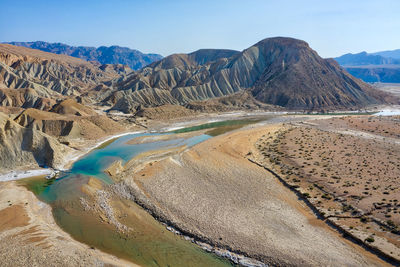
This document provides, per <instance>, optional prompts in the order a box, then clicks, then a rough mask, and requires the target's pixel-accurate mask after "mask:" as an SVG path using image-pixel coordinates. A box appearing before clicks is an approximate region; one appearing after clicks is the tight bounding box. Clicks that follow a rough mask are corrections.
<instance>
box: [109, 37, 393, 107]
mask: <svg viewBox="0 0 400 267" xmlns="http://www.w3.org/2000/svg"><path fill="white" fill-rule="evenodd" d="M202 58H203V59H202ZM112 83H113V86H114V88H116V89H117V90H116V91H115V92H113V93H112V94H111V95H110V97H108V98H106V99H105V101H104V102H105V103H108V104H112V105H114V109H117V110H121V111H124V112H129V111H134V110H136V109H137V108H138V107H139V106H154V105H162V104H181V105H185V104H187V103H190V102H193V101H202V100H207V99H210V98H216V97H222V96H226V95H231V94H234V93H236V92H239V91H244V90H246V91H248V92H250V93H251V95H252V96H253V97H254V98H255V99H257V100H259V101H261V102H263V103H267V104H273V105H279V106H282V107H286V108H289V109H307V110H316V109H317V110H319V109H340V108H357V107H362V106H366V105H370V104H378V103H383V102H385V101H388V100H390V99H388V98H387V96H386V95H384V94H382V93H380V92H377V91H376V90H374V89H373V88H371V87H370V86H368V85H367V84H365V83H364V82H362V81H360V80H358V79H356V78H354V77H353V76H351V75H350V74H348V73H347V72H346V71H345V70H343V69H342V68H340V67H339V66H338V65H337V64H336V63H335V62H334V61H333V60H329V59H323V58H321V57H320V56H318V54H317V53H316V52H315V51H314V50H312V49H311V48H310V47H309V45H308V44H307V43H306V42H304V41H301V40H296V39H292V38H283V37H277V38H268V39H265V40H262V41H260V42H259V43H257V44H255V45H253V46H251V47H250V48H248V49H245V50H244V51H242V52H235V51H231V52H226V50H212V49H208V50H199V51H196V52H193V53H191V54H175V55H171V56H168V57H166V58H164V59H162V60H160V61H158V62H155V63H152V64H151V65H149V66H147V67H145V68H143V69H142V70H140V71H139V72H136V73H131V74H129V75H127V76H126V77H125V78H124V79H118V80H114V81H113V82H112Z"/></svg>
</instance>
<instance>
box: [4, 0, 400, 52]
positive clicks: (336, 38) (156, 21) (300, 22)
mask: <svg viewBox="0 0 400 267" xmlns="http://www.w3.org/2000/svg"><path fill="white" fill-rule="evenodd" d="M2 3H3V6H7V8H3V9H2V10H0V38H1V39H0V41H1V42H12V41H16V42H31V41H45V42H50V43H58V42H59V43H64V44H68V45H72V46H92V47H99V46H111V45H118V46H122V47H129V48H132V49H137V50H140V51H141V52H144V53H156V54H161V55H163V56H167V55H170V54H173V53H189V52H193V51H196V50H198V49H202V48H218V49H233V50H239V51H241V50H243V49H246V48H248V47H249V46H251V45H253V44H255V43H257V42H258V41H260V40H262V39H264V38H268V37H276V36H284V37H292V38H297V39H301V40H304V41H306V42H308V43H309V44H310V46H311V48H313V49H314V50H316V51H317V52H318V53H319V54H320V55H321V56H322V57H336V56H340V55H342V54H346V53H358V52H362V51H367V52H369V53H373V52H377V51H384V50H394V49H399V48H400V37H399V36H398V35H397V34H396V33H397V31H398V29H399V28H400V16H398V13H397V10H400V2H399V1H393V0H385V1H371V0H370V1H352V2H351V3H348V2H346V1H343V0H339V1H335V3H325V2H321V1H316V0H308V1H301V2H300V1H293V0H285V1H280V2H279V3H276V2H275V1H261V0H252V1H249V3H251V5H250V4H249V3H247V4H246V5H244V4H243V2H241V1H236V0H235V1H227V0H223V1H218V3H215V2H213V1H209V0H206V1H202V2H195V3H193V2H191V3H187V2H185V1H183V0H178V1H171V2H163V1H146V2H145V3H143V2H140V1H124V0H117V1H112V2H109V1H85V2H84V3H82V2H79V1H76V0H74V1H68V2H62V3H57V5H55V4H52V3H53V2H50V1H34V2H32V1H19V2H17V3H16V2H15V1H10V0H2ZM16 14H17V15H18V16H19V19H16V18H15V17H16Z"/></svg>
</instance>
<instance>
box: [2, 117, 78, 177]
mask: <svg viewBox="0 0 400 267" xmlns="http://www.w3.org/2000/svg"><path fill="white" fill-rule="evenodd" d="M72 152H73V149H71V148H69V147H68V146H66V145H63V144H61V143H59V142H58V141H57V139H56V138H54V137H51V136H49V135H47V134H45V133H43V132H42V131H39V130H36V129H34V128H25V127H23V126H21V125H19V124H18V123H16V122H14V121H13V120H12V119H11V118H9V117H8V116H7V115H5V114H4V113H1V112H0V163H1V168H0V169H1V170H2V171H7V170H12V169H14V168H16V167H19V166H31V167H37V166H41V167H54V168H59V167H61V166H62V165H63V163H64V162H63V159H64V157H65V156H66V155H68V154H70V153H72Z"/></svg>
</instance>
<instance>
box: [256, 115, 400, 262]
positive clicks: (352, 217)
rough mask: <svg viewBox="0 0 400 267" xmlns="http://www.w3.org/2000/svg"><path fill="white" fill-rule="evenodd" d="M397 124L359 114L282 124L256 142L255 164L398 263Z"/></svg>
mask: <svg viewBox="0 0 400 267" xmlns="http://www.w3.org/2000/svg"><path fill="white" fill-rule="evenodd" d="M397 120H398V118H396V117H374V116H363V117H342V118H333V119H329V120H319V121H314V122H308V123H300V124H299V123H297V124H294V125H287V126H286V127H282V128H280V129H279V130H277V131H270V132H265V134H264V135H263V136H262V138H260V139H259V140H258V142H257V148H258V150H259V153H260V154H261V159H259V162H261V163H262V164H264V165H265V166H267V167H269V168H271V169H273V170H274V171H275V172H277V173H278V174H279V175H280V176H281V177H282V178H283V179H284V180H286V182H287V183H289V184H290V185H291V186H292V187H295V188H298V191H299V192H301V193H302V194H303V196H304V197H306V198H308V199H309V201H311V202H312V203H313V205H315V206H316V207H317V208H318V209H319V210H320V211H321V213H322V214H323V215H324V216H325V217H327V218H329V219H330V220H333V221H334V222H335V223H337V224H339V225H341V226H342V227H343V228H344V229H347V230H348V231H349V233H351V234H353V235H355V236H356V237H358V238H360V239H361V240H364V242H366V243H368V244H369V245H371V246H373V247H376V248H378V249H380V250H381V251H383V252H385V253H386V254H387V255H390V256H392V257H394V258H397V259H400V237H399V235H398V233H399V226H400V213H399V209H400V204H399V203H398V201H399V200H400V190H399V188H400V183H399V180H398V178H399V177H400V168H399V166H400V143H399V141H400V139H398V136H399V134H400V128H398V127H396V124H397V123H398V121H397ZM262 158H263V159H262Z"/></svg>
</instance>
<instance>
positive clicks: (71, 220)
mask: <svg viewBox="0 0 400 267" xmlns="http://www.w3.org/2000/svg"><path fill="white" fill-rule="evenodd" d="M151 135H156V134H149V133H147V134H130V135H125V136H122V137H119V138H117V139H116V140H115V141H113V142H112V143H111V144H109V145H107V146H106V147H101V148H99V149H95V150H93V151H91V152H90V153H88V154H87V155H85V156H84V157H82V158H81V159H79V160H78V161H76V162H75V163H74V164H73V166H72V168H71V169H70V170H69V171H68V172H66V173H65V174H63V175H62V176H61V177H60V178H59V179H57V180H52V181H44V180H43V178H41V179H38V178H36V179H31V180H29V179H28V180H26V185H27V187H28V188H29V189H30V190H32V191H33V192H34V193H35V194H36V195H37V196H38V198H39V199H40V200H42V201H44V202H46V203H48V204H50V205H51V207H52V210H53V215H54V217H55V219H56V221H57V223H58V224H59V225H60V226H61V227H62V228H63V229H64V230H65V231H66V232H68V233H69V234H71V236H72V237H74V238H75V239H76V240H78V241H80V242H83V243H86V244H88V245H89V246H91V248H92V249H96V248H97V249H101V250H103V251H105V252H108V253H111V254H114V255H116V256H119V257H121V258H125V259H127V260H130V261H132V262H134V263H137V264H139V265H143V266H231V265H232V264H231V262H229V261H228V260H226V259H223V258H220V257H218V256H216V255H215V254H213V253H209V252H206V251H204V250H203V249H201V248H200V247H198V246H197V245H195V244H193V243H192V242H190V241H187V240H185V239H184V238H183V237H181V236H179V235H176V234H174V233H172V232H170V231H168V230H166V228H165V226H164V225H162V224H161V223H159V222H158V221H157V220H155V219H154V218H153V217H152V216H151V215H149V214H148V213H147V212H146V211H144V210H143V209H142V208H141V207H139V206H138V205H137V204H135V203H134V202H133V201H128V200H123V201H120V202H118V203H114V206H113V207H117V208H119V209H120V210H124V211H125V212H126V216H127V218H125V219H124V218H120V219H119V220H120V221H121V222H123V224H125V225H126V226H128V227H129V228H130V229H131V230H130V231H129V233H128V234H124V233H121V232H120V231H117V230H116V227H115V225H112V224H109V223H106V222H104V221H102V220H100V219H99V218H98V217H96V216H94V215H93V214H94V213H90V212H87V211H85V209H84V208H83V207H82V204H81V202H80V200H81V198H82V197H84V196H85V193H84V190H82V188H83V187H84V186H85V185H87V184H88V183H90V180H92V181H93V179H95V181H96V183H98V182H99V181H101V183H100V184H103V185H107V184H112V183H113V181H112V180H111V178H110V177H109V176H108V175H106V174H105V173H104V170H105V169H106V168H107V167H108V166H109V165H110V164H112V163H113V162H114V161H116V160H122V162H123V163H125V162H127V161H128V160H130V159H132V158H133V157H135V156H137V155H139V154H141V153H144V152H147V151H154V150H161V149H168V148H174V147H179V146H183V145H186V146H188V147H190V146H193V145H195V144H197V143H199V142H202V141H204V140H207V139H208V138H210V137H211V136H210V135H207V134H198V135H195V136H192V137H189V138H177V139H171V140H165V141H154V142H147V143H142V144H128V143H127V142H128V141H129V140H131V139H133V138H137V137H141V136H151ZM157 135H159V134H157Z"/></svg>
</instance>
